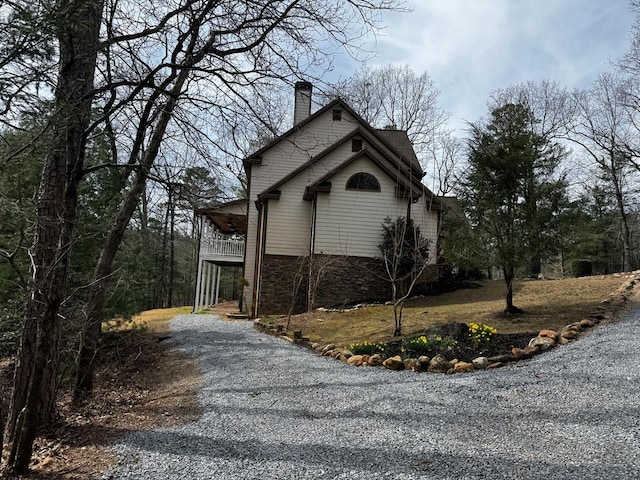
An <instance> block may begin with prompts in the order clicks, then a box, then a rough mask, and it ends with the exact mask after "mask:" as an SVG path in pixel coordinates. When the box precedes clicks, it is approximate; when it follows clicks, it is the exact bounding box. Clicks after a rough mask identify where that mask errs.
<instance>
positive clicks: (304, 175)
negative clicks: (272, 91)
mask: <svg viewBox="0 0 640 480" xmlns="http://www.w3.org/2000/svg"><path fill="white" fill-rule="evenodd" d="M311 94H312V86H311V84H310V83H307V82H298V83H297V84H296V86H295V107H294V125H293V127H292V128H291V129H290V130H288V131H287V132H285V133H284V134H283V135H281V136H279V137H277V138H276V139H275V140H273V141H272V142H270V143H269V144H267V145H265V146H264V147H262V148H260V149H259V150H258V151H256V152H255V153H253V154H252V155H250V156H248V157H247V158H246V159H245V160H244V168H245V171H246V175H247V179H248V184H249V198H248V199H247V200H236V201H234V202H230V203H226V204H223V205H218V206H215V207H209V208H203V209H201V210H199V211H198V212H197V213H198V214H199V215H200V218H201V222H202V229H201V231H202V237H201V244H200V255H199V262H198V265H199V267H198V278H197V282H196V296H195V297H196V298H195V309H196V310H197V309H198V308H200V307H201V306H204V305H209V304H212V303H215V302H216V301H217V298H216V296H217V293H216V292H217V291H218V287H217V285H218V283H219V278H220V275H219V272H220V268H222V267H224V266H226V265H236V266H239V265H242V267H243V282H244V288H243V293H242V298H241V302H240V303H241V309H242V310H243V311H245V312H247V313H248V314H249V315H250V316H252V317H255V316H258V315H265V314H272V313H287V312H289V311H304V310H305V309H307V308H311V307H317V306H322V305H325V306H330V305H344V304H349V303H353V302H358V301H365V300H383V299H388V298H389V281H388V278H387V276H386V275H385V273H384V272H383V271H382V269H381V265H382V264H381V262H380V251H379V248H378V245H379V244H380V242H381V240H382V235H383V229H382V223H383V222H384V220H385V219H386V218H392V219H395V218H397V217H400V216H402V217H410V218H411V219H412V220H413V221H414V224H416V225H418V226H419V227H420V229H421V232H422V233H423V235H424V236H425V237H427V238H429V239H430V241H431V244H432V245H433V247H432V248H430V252H431V254H430V259H429V262H430V263H433V264H434V267H435V258H436V252H437V248H436V247H435V245H436V242H437V238H438V225H439V210H440V205H439V201H438V199H437V198H436V197H435V195H433V193H432V192H431V191H429V189H427V188H426V187H425V186H424V185H423V184H422V178H423V177H424V172H423V170H422V168H421V167H420V164H419V162H418V159H417V158H416V155H415V153H414V150H413V147H412V145H411V142H410V141H409V138H408V136H407V133H406V132H404V131H399V130H376V129H374V128H372V127H371V126H370V125H368V124H367V122H365V121H364V120H363V119H362V118H361V117H360V116H359V115H358V114H357V113H356V112H355V111H353V109H351V108H350V107H349V106H348V105H347V104H346V103H345V102H344V101H342V100H339V99H338V100H334V101H332V102H331V103H329V104H328V105H326V106H324V107H323V108H321V109H319V110H318V111H316V112H315V113H313V114H311ZM431 272H432V278H430V279H428V280H435V278H434V276H433V275H436V276H437V273H434V272H437V270H436V269H435V268H433V269H431Z"/></svg>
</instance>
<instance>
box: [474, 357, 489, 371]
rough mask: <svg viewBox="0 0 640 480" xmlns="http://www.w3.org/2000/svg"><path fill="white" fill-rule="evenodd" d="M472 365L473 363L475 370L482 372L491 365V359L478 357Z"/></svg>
mask: <svg viewBox="0 0 640 480" xmlns="http://www.w3.org/2000/svg"><path fill="white" fill-rule="evenodd" d="M471 363H473V366H474V368H476V369H478V370H482V369H484V368H487V366H488V365H489V359H488V358H487V357H478V358H474V359H473V361H472V362H471Z"/></svg>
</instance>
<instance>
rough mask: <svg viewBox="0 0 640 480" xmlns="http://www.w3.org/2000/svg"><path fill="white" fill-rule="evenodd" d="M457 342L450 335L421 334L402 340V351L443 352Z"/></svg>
mask: <svg viewBox="0 0 640 480" xmlns="http://www.w3.org/2000/svg"><path fill="white" fill-rule="evenodd" d="M456 344H457V342H456V341H455V340H454V339H453V338H451V337H441V336H439V335H429V336H427V335H421V336H419V337H412V338H409V339H407V340H405V341H404V345H403V351H407V352H414V353H421V354H423V353H433V352H445V351H447V350H450V349H451V348H453V347H455V346H456Z"/></svg>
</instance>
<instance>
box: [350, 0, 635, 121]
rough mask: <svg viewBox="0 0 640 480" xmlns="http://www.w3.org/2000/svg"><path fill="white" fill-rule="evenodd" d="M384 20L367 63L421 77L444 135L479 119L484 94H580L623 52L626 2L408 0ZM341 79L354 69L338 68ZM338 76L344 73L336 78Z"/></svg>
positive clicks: (628, 17)
mask: <svg viewBox="0 0 640 480" xmlns="http://www.w3.org/2000/svg"><path fill="white" fill-rule="evenodd" d="M407 6H409V7H410V8H411V9H412V12H411V13H386V14H385V15H384V18H383V23H384V25H386V28H384V30H383V31H382V32H381V33H380V34H379V35H378V37H377V40H376V42H375V44H371V46H370V47H369V48H370V50H371V51H372V53H373V58H371V59H370V60H369V61H368V62H367V63H368V64H369V65H371V66H373V67H375V66H378V65H387V64H394V65H404V64H407V65H409V67H410V68H412V69H413V71H414V72H416V73H417V74H421V73H422V72H424V71H426V72H428V73H429V75H430V76H431V78H432V79H433V80H434V82H435V85H436V87H437V88H438V90H440V106H441V107H442V108H443V109H445V110H446V111H448V112H450V113H451V122H450V123H451V127H452V128H454V129H456V130H458V131H459V132H461V131H463V130H464V129H465V127H466V122H475V121H477V120H479V119H480V118H481V117H482V116H486V115H487V101H488V99H489V95H490V93H491V92H492V91H494V90H496V89H499V88H505V87H507V86H509V85H514V84H518V83H523V82H526V81H540V80H543V79H549V80H552V81H556V82H558V83H559V84H560V85H564V86H566V87H567V88H569V89H574V88H587V87H588V86H589V85H590V84H591V83H592V82H593V80H594V79H595V78H596V77H597V76H598V75H599V74H600V73H603V72H606V71H610V70H612V69H613V67H612V62H613V61H616V60H617V59H619V58H620V57H621V56H622V55H624V53H625V52H626V50H627V49H628V47H629V38H630V32H631V27H632V25H633V23H634V14H633V13H632V11H631V8H630V6H629V2H628V0H408V1H407ZM338 67H339V69H341V70H349V69H351V70H350V71H349V72H346V74H345V75H344V76H345V77H346V76H349V75H350V74H351V73H353V71H355V69H356V68H357V65H352V66H351V65H347V64H345V63H343V64H342V65H341V64H340V63H338ZM341 73H345V72H341Z"/></svg>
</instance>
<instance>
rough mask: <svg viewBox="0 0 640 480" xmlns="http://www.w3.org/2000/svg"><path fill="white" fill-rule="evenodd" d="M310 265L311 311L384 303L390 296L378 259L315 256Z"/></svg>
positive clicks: (380, 262)
mask: <svg viewBox="0 0 640 480" xmlns="http://www.w3.org/2000/svg"><path fill="white" fill-rule="evenodd" d="M312 263H313V265H312V267H313V268H312V275H311V279H310V283H311V288H312V291H311V292H310V300H312V305H311V306H312V308H318V307H334V306H344V305H350V304H354V303H361V302H371V301H386V300H388V299H389V298H390V296H391V289H390V286H389V280H388V278H387V274H386V273H385V271H384V267H383V265H382V261H381V260H379V259H376V258H367V257H344V256H334V255H314V256H313V260H312ZM314 286H316V287H315V292H314V291H313V290H314V288H313V287H314Z"/></svg>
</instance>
